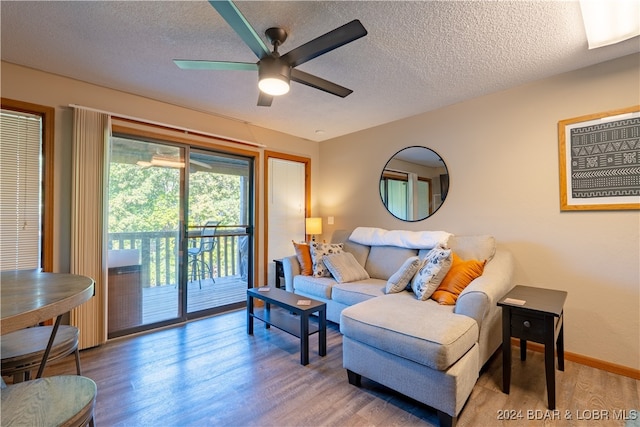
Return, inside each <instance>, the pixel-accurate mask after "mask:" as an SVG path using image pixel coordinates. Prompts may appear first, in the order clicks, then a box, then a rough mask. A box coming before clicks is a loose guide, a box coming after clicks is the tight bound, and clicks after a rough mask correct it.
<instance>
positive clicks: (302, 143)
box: [1, 62, 319, 281]
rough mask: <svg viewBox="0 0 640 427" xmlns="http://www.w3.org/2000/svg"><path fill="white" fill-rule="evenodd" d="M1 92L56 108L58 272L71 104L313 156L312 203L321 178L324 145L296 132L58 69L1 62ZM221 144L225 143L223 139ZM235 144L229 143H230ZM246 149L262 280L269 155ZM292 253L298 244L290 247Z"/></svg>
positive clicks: (63, 250) (65, 229) (67, 202)
mask: <svg viewBox="0 0 640 427" xmlns="http://www.w3.org/2000/svg"><path fill="white" fill-rule="evenodd" d="M1 67H2V69H1V71H2V72H1V78H2V80H1V82H2V83H1V92H2V97H3V98H10V99H15V100H19V101H24V102H30V103H34V104H41V105H46V106H50V107H54V108H55V110H56V111H55V114H56V117H55V165H54V173H55V177H54V203H55V208H54V210H55V212H54V236H53V237H54V259H53V264H54V271H57V272H65V271H69V245H70V238H71V237H70V233H71V232H70V227H71V224H70V217H71V214H70V209H71V137H72V117H73V114H72V109H71V108H70V107H69V104H77V105H81V106H85V107H90V108H95V109H100V110H105V111H109V112H113V113H117V114H120V115H124V116H131V117H136V118H141V119H145V120H148V121H153V122H159V123H166V124H168V125H172V126H179V127H183V128H188V129H194V130H198V131H201V132H207V133H211V134H215V135H221V136H225V137H229V138H236V139H240V140H245V141H252V142H257V143H260V144H264V145H266V146H267V147H266V149H268V150H271V151H278V152H282V153H287V154H293V155H297V156H303V157H309V158H311V168H312V170H311V177H312V181H311V182H312V205H313V206H314V208H315V204H316V201H315V198H314V197H313V193H314V189H315V188H314V187H315V184H314V183H317V182H318V181H319V179H318V175H317V174H318V166H317V164H318V163H319V160H318V156H319V145H318V143H317V142H313V141H308V140H305V139H301V138H297V137H294V136H291V135H287V134H283V133H279V132H274V131H270V130H268V129H264V128H260V127H256V126H251V125H247V124H245V123H244V122H241V121H239V120H238V121H236V120H230V119H227V118H223V117H218V116H215V115H211V114H205V113H202V112H199V111H194V110H189V109H186V108H182V107H178V106H175V105H171V104H166V103H162V102H159V101H154V100H152V99H148V98H144V97H140V96H136V95H132V94H129V93H125V92H119V91H116V90H112V89H107V88H104V87H101V86H95V85H91V84H88V83H85V82H81V81H78V80H73V79H68V78H65V77H61V76H58V75H54V74H49V73H44V72H41V71H37V70H33V69H30V68H25V67H21V66H17V65H15V64H11V63H7V62H2V63H1ZM221 145H225V144H224V143H221ZM226 145H230V144H226ZM239 147H240V148H243V149H246V150H253V151H257V152H259V153H261V154H260V157H258V158H257V160H256V164H257V176H256V180H257V186H256V191H257V192H258V195H259V201H258V206H257V212H258V218H257V223H256V226H257V231H258V233H257V235H256V245H257V247H258V248H259V254H258V258H257V261H258V268H259V270H258V274H257V276H256V278H257V280H258V281H261V278H262V277H264V259H265V254H264V250H263V248H264V247H265V245H264V244H263V243H264V234H263V230H264V226H263V224H264V216H263V215H264V208H263V207H264V199H263V194H264V191H263V189H264V180H263V178H264V156H263V155H262V154H263V151H264V149H263V148H251V147H248V146H244V145H242V146H239ZM291 250H292V253H293V248H292V249H291Z"/></svg>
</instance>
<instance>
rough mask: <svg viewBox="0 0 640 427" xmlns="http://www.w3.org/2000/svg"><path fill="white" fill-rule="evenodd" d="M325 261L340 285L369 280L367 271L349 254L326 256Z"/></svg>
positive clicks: (341, 253) (339, 253) (340, 253)
mask: <svg viewBox="0 0 640 427" xmlns="http://www.w3.org/2000/svg"><path fill="white" fill-rule="evenodd" d="M323 261H324V265H326V266H327V268H328V269H329V271H330V272H331V275H332V276H333V278H334V279H336V282H338V283H344V282H355V281H358V280H364V279H368V278H369V273H367V270H365V269H364V267H362V266H361V265H360V264H359V263H358V261H356V259H355V257H354V256H353V255H352V254H350V253H349V252H338V253H337V254H331V255H325V256H324V258H323Z"/></svg>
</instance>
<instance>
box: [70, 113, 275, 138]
mask: <svg viewBox="0 0 640 427" xmlns="http://www.w3.org/2000/svg"><path fill="white" fill-rule="evenodd" d="M69 107H72V108H82V109H84V110H89V111H93V112H96V113H102V114H108V115H110V116H112V117H118V118H120V119H125V120H133V121H137V122H142V123H147V124H150V125H156V126H162V127H165V128H169V129H176V130H181V131H183V132H187V133H192V134H194V135H203V136H210V137H212V138H216V139H219V140H221V141H228V142H235V143H237V144H246V145H252V146H254V147H262V148H264V147H266V145H265V144H260V143H258V142H251V141H245V140H242V139H236V138H229V137H226V136H221V135H216V134H214V133H209V132H203V131H199V130H195V129H189V128H185V127H181V126H174V125H169V124H166V123H160V122H155V121H153V120H147V119H141V118H139V117H133V116H127V115H125V114H119V113H114V112H111V111H105V110H99V109H97V108H91V107H85V106H83V105H77V104H69Z"/></svg>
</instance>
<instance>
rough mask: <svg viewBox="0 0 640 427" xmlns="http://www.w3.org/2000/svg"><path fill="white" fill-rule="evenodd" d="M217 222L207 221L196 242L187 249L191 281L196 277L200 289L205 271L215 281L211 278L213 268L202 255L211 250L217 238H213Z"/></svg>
mask: <svg viewBox="0 0 640 427" xmlns="http://www.w3.org/2000/svg"><path fill="white" fill-rule="evenodd" d="M218 223H219V221H207V223H206V224H205V225H204V227H203V228H202V231H201V234H200V238H199V239H198V240H199V242H198V244H197V245H196V246H194V247H193V248H189V249H188V254H189V266H190V268H191V281H192V282H194V281H195V280H196V277H197V278H198V285H199V286H200V289H202V278H203V277H205V278H206V276H205V274H206V273H207V272H208V273H209V277H211V280H212V281H213V283H216V281H215V279H214V278H213V270H212V269H211V266H210V265H209V263H207V262H205V261H204V259H203V256H204V254H206V253H209V252H212V251H213V249H214V248H215V246H216V242H217V239H216V238H215V235H216V230H217V227H218Z"/></svg>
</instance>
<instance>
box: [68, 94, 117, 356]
mask: <svg viewBox="0 0 640 427" xmlns="http://www.w3.org/2000/svg"><path fill="white" fill-rule="evenodd" d="M110 122H111V120H110V116H109V115H108V114H103V113H100V112H96V111H91V110H86V109H83V108H79V107H74V115H73V147H72V151H73V159H72V167H73V172H72V198H71V273H74V274H82V275H84V276H89V277H91V278H93V280H94V281H95V295H94V297H93V298H91V299H90V300H89V301H87V302H86V303H84V304H82V305H81V306H80V307H78V308H76V309H74V310H73V311H72V312H71V318H70V320H71V324H72V325H74V326H76V327H78V328H79V329H80V348H81V349H83V348H89V347H94V346H97V345H100V344H102V343H104V342H106V340H107V321H106V304H107V296H106V287H107V270H106V262H105V260H106V239H105V238H104V236H105V227H104V223H105V218H106V215H105V207H106V202H105V200H106V198H105V192H106V188H107V186H106V183H107V178H106V176H107V175H106V172H107V171H106V167H105V165H106V164H107V161H108V156H107V153H108V141H109V137H110V130H111V123H110Z"/></svg>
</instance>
